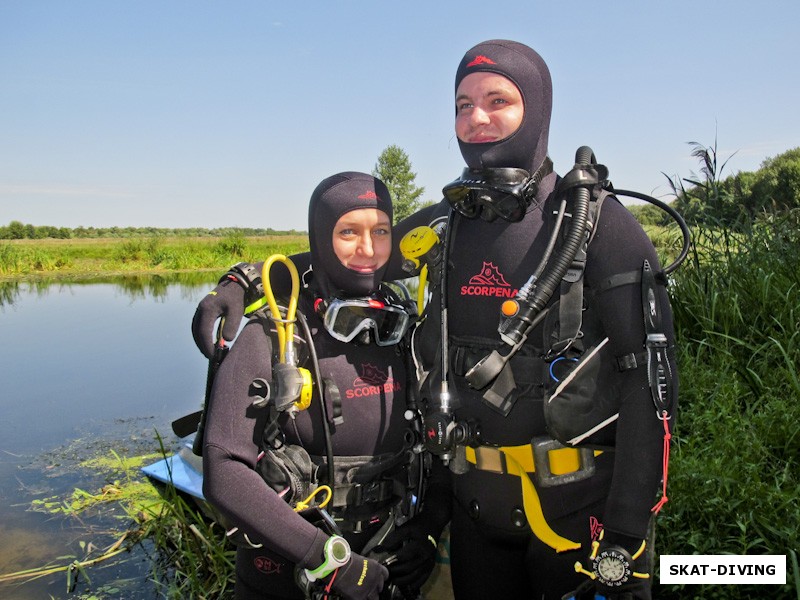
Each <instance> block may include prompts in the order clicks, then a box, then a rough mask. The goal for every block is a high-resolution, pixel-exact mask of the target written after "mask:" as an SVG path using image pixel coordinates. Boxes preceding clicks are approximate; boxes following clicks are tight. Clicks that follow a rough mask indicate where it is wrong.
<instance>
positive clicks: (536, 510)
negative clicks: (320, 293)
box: [466, 444, 599, 552]
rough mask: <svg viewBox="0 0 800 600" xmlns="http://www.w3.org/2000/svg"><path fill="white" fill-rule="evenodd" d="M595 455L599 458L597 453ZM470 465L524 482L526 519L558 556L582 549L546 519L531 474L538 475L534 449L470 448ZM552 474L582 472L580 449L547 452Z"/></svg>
mask: <svg viewBox="0 0 800 600" xmlns="http://www.w3.org/2000/svg"><path fill="white" fill-rule="evenodd" d="M595 454H599V452H596V453H595ZM466 455H467V461H468V462H470V463H472V464H474V465H475V466H476V468H478V469H480V470H482V471H492V472H494V473H507V474H509V475H516V476H517V477H519V478H520V482H521V485H522V501H523V505H524V507H525V516H526V517H527V519H528V525H530V527H531V531H533V534H534V535H535V536H536V537H537V538H539V539H540V540H541V541H542V542H543V543H545V544H547V545H548V546H550V547H551V548H553V549H554V550H555V551H556V552H566V551H567V550H577V549H578V548H580V547H581V545H580V544H579V543H577V542H573V541H571V540H568V539H566V538H564V537H561V536H560V535H558V534H557V533H556V532H555V531H553V530H552V529H551V528H550V525H548V523H547V521H546V520H545V518H544V512H543V511H542V503H541V502H540V500H539V494H538V493H537V491H536V487H535V486H534V485H533V481H531V478H530V477H529V476H528V473H534V472H535V471H536V464H535V460H534V452H533V446H531V444H525V445H523V446H503V447H499V448H497V447H493V446H479V447H477V448H472V447H470V446H467V447H466ZM547 457H548V460H549V463H550V465H549V466H550V472H551V473H552V474H553V475H563V474H566V473H573V472H575V471H578V470H579V469H580V468H581V461H580V451H579V450H578V449H577V448H558V449H555V450H550V451H548V452H547Z"/></svg>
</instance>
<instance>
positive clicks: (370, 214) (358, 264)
mask: <svg viewBox="0 0 800 600" xmlns="http://www.w3.org/2000/svg"><path fill="white" fill-rule="evenodd" d="M333 251H334V253H335V254H336V257H337V258H338V259H339V261H340V262H341V263H342V264H343V265H344V266H345V267H347V268H348V269H352V270H353V271H356V272H358V273H374V272H375V271H377V270H378V269H380V268H381V267H382V266H383V265H385V264H386V263H387V262H388V260H389V255H390V254H391V253H392V224H391V222H390V221H389V216H388V215H387V214H386V213H385V212H383V211H382V210H378V209H377V208H358V209H356V210H351V211H350V212H347V213H345V214H343V215H342V216H341V217H340V218H339V220H338V221H336V226H335V227H334V229H333Z"/></svg>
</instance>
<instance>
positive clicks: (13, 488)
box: [0, 273, 218, 598]
mask: <svg viewBox="0 0 800 600" xmlns="http://www.w3.org/2000/svg"><path fill="white" fill-rule="evenodd" d="M217 278H218V273H200V274H198V273H185V274H184V273H182V274H176V275H169V276H128V277H104V278H95V279H91V280H88V281H76V280H70V281H63V280H59V281H36V282H22V283H20V282H14V283H7V282H6V283H1V284H0V332H1V333H2V339H3V343H2V344H0V365H2V386H1V387H0V411H2V415H3V418H2V419H0V523H3V524H5V525H3V526H2V528H0V539H3V541H4V551H3V552H0V574H5V573H9V572H12V571H16V570H20V569H25V568H38V567H41V566H43V565H44V564H46V563H47V562H50V561H54V562H56V563H57V564H59V563H58V561H59V557H63V556H70V555H74V556H79V555H81V554H82V550H81V548H80V547H79V546H78V544H79V543H80V542H82V541H87V542H88V541H91V540H92V539H94V538H93V535H92V534H91V533H87V532H86V525H85V524H84V523H77V522H74V521H70V522H64V521H63V520H61V519H53V518H52V517H49V516H45V515H39V514H34V513H31V512H29V511H28V510H27V507H29V506H30V504H31V501H32V500H33V499H34V498H40V497H42V496H45V497H49V496H51V495H53V494H61V493H62V492H67V491H69V490H71V489H72V487H80V488H82V489H89V490H91V489H96V482H93V481H92V482H87V481H74V480H72V479H71V478H70V475H69V469H68V468H67V466H66V458H65V453H64V452H63V450H62V449H64V448H70V452H69V454H70V455H75V456H78V455H81V454H83V453H84V452H87V453H88V452H92V451H102V452H108V451H109V449H113V450H114V451H117V452H119V453H120V454H121V455H130V456H133V455H135V454H128V453H129V452H133V453H136V452H139V453H144V451H150V452H152V451H154V449H157V447H158V446H157V443H156V442H155V432H156V431H158V432H159V433H160V434H162V436H163V437H165V438H169V437H170V436H171V434H172V432H171V427H170V424H171V422H172V421H173V420H174V419H176V418H178V417H180V416H183V415H185V414H188V413H190V412H192V411H194V410H197V409H198V408H199V406H200V404H201V402H202V396H203V390H204V386H205V375H206V369H207V361H206V360H205V358H204V357H203V356H202V355H201V354H200V352H199V351H198V350H197V348H196V347H195V346H194V342H193V341H192V337H191V332H190V323H191V319H192V315H193V314H194V310H195V307H196V306H197V303H198V302H199V300H200V299H201V298H202V297H203V296H204V295H205V294H206V293H207V292H208V291H209V290H210V289H211V288H212V287H213V285H214V283H215V282H216V280H217ZM75 448H79V449H80V451H76V450H75ZM100 485H102V482H101V484H100ZM12 523H13V528H12V527H11V526H10V524H12ZM16 541H19V544H17V543H16ZM134 562H136V563H138V567H137V568H138V569H139V573H137V575H136V576H137V577H138V579H139V581H140V582H142V581H145V580H146V579H147V574H146V569H147V568H148V567H147V564H146V562H144V563H143V562H142V561H141V560H138V561H134ZM143 569H144V571H145V572H142V570H143ZM103 573H107V575H106V574H102V575H101V574H100V573H99V572H97V573H90V576H93V575H94V576H96V579H94V584H95V586H96V584H97V583H98V581H102V580H103V579H104V578H105V577H107V576H112V575H114V573H113V569H110V570H107V569H104V570H103ZM119 575H125V576H128V575H131V574H130V573H128V572H124V573H117V574H116V576H119ZM145 587H146V586H145ZM64 589H65V575H64V574H63V573H60V574H55V575H53V576H50V577H48V578H43V579H41V580H37V581H35V582H28V583H25V584H24V585H22V586H21V587H19V588H14V589H9V588H8V587H6V585H2V586H0V597H15V598H28V597H30V598H47V597H53V598H63V597H75V596H64ZM94 589H95V590H96V589H97V588H96V587H95V588H94ZM9 592H11V595H10V596H9V595H7V594H8V593H9ZM140 592H141V594H142V595H136V596H135V597H137V598H144V597H151V598H152V597H155V595H154V594H153V590H152V589H151V590H149V592H145V590H144V588H142V589H141V590H139V592H137V594H139V593H140ZM125 597H129V596H127V595H126V596H125ZM130 597H133V596H130Z"/></svg>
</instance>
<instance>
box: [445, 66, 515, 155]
mask: <svg viewBox="0 0 800 600" xmlns="http://www.w3.org/2000/svg"><path fill="white" fill-rule="evenodd" d="M524 112H525V111H524V105H523V101H522V94H520V91H519V89H518V88H517V86H516V85H514V84H513V83H512V81H511V80H510V79H508V78H507V77H503V76H502V75H498V74H497V73H487V72H484V71H481V72H478V73H471V74H469V75H467V76H466V77H464V79H462V80H461V83H460V84H458V89H457V90H456V135H457V136H458V139H459V140H461V141H462V142H466V143H468V144H482V143H486V142H499V141H500V140H504V139H506V138H507V137H508V136H510V135H511V134H512V133H514V132H515V131H516V130H517V129H519V126H520V125H521V124H522V117H523V116H524Z"/></svg>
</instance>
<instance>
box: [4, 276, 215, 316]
mask: <svg viewBox="0 0 800 600" xmlns="http://www.w3.org/2000/svg"><path fill="white" fill-rule="evenodd" d="M218 279H219V273H218V272H217V271H211V272H205V271H191V272H186V273H166V274H162V275H148V274H138V275H109V276H103V277H80V278H69V279H64V278H55V277H50V278H46V277H45V278H41V279H36V280H29V281H0V307H2V306H7V305H10V304H14V302H16V301H17V300H18V299H19V297H20V295H21V294H22V293H29V292H34V293H37V294H45V293H50V292H52V290H53V289H62V288H65V287H66V288H69V287H73V286H80V285H97V284H111V285H114V286H117V287H119V289H120V290H122V291H125V292H127V293H128V294H129V295H130V296H131V297H132V298H136V297H138V298H144V297H146V296H152V297H154V298H164V297H165V296H166V295H167V291H168V290H169V288H170V287H171V286H180V287H181V288H189V289H190V290H193V289H194V288H196V287H207V286H209V285H210V284H214V283H216V281H217V280H218Z"/></svg>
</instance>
